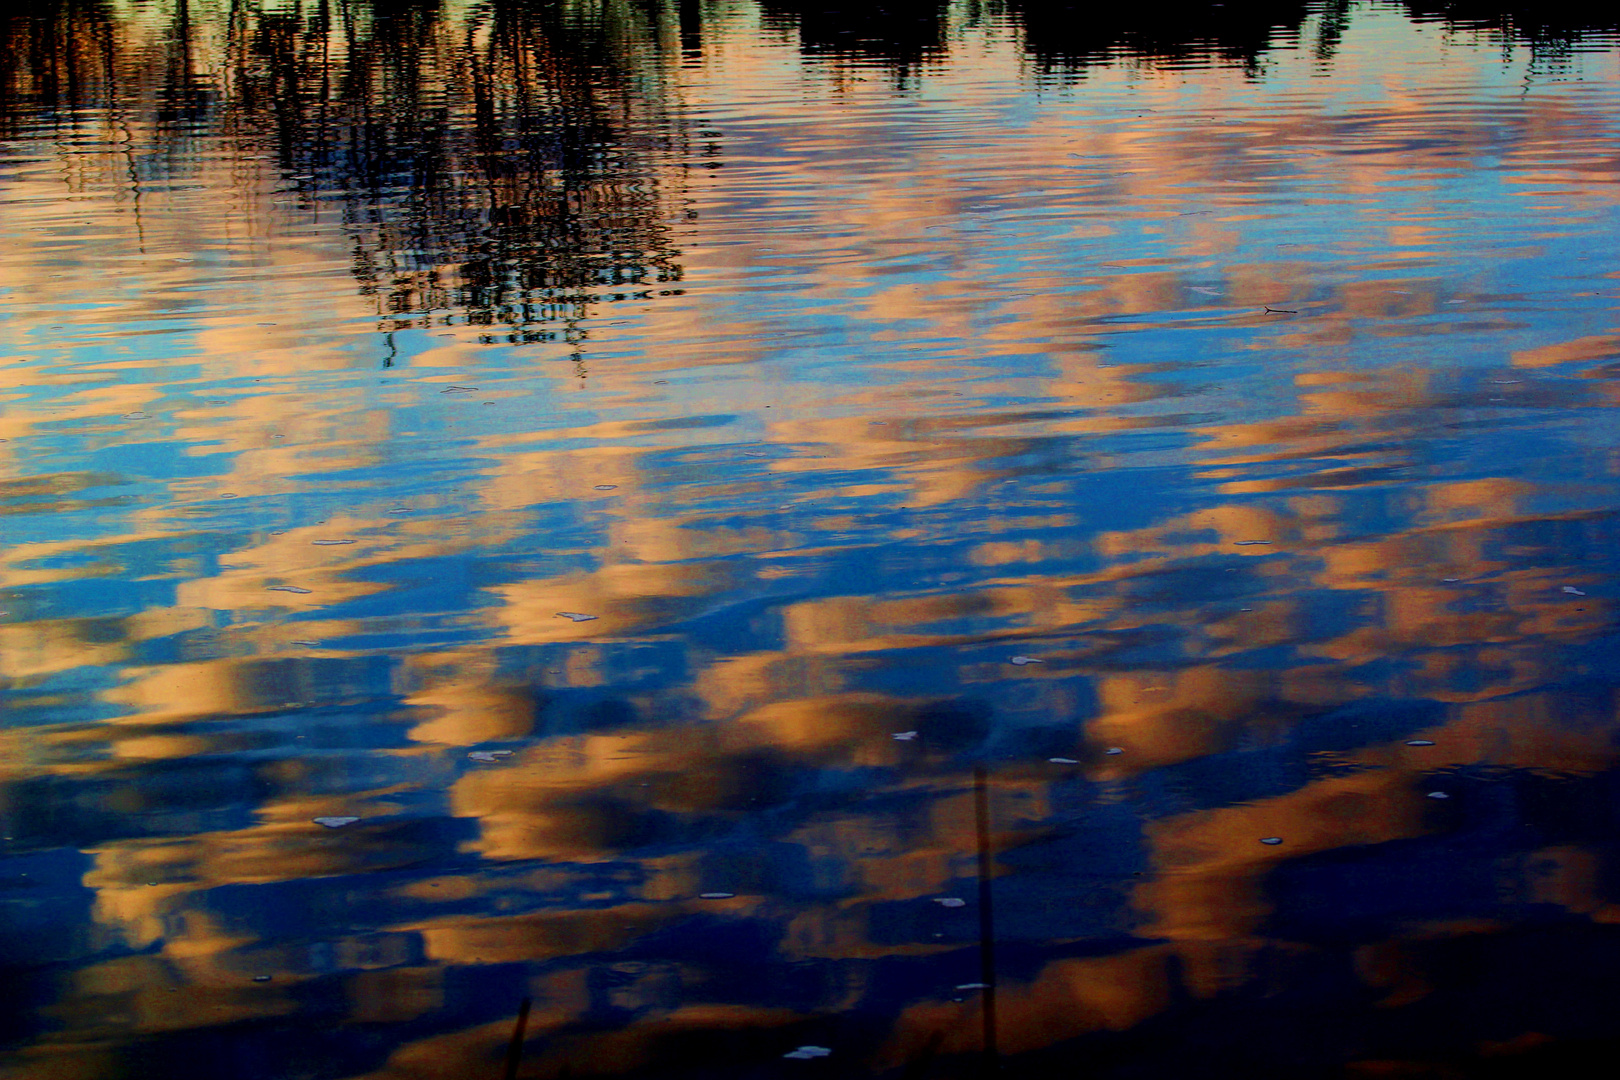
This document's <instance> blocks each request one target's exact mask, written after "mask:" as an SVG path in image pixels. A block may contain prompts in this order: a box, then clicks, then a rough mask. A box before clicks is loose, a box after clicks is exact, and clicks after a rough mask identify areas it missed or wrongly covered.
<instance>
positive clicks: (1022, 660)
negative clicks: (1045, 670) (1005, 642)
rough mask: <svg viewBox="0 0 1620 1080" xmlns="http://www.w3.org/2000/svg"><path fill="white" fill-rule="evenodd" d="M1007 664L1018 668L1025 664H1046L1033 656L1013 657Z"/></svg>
mask: <svg viewBox="0 0 1620 1080" xmlns="http://www.w3.org/2000/svg"><path fill="white" fill-rule="evenodd" d="M1007 662H1008V663H1009V664H1017V665H1018V666H1019V667H1023V666H1024V665H1025V664H1044V663H1046V661H1045V660H1040V659H1037V658H1035V657H1033V656H1015V657H1013V658H1012V659H1011V660H1009V661H1007Z"/></svg>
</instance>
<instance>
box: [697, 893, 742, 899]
mask: <svg viewBox="0 0 1620 1080" xmlns="http://www.w3.org/2000/svg"><path fill="white" fill-rule="evenodd" d="M736 895H737V894H736V893H734V892H706V893H698V899H699V900H730V899H731V898H732V897H733V896H736Z"/></svg>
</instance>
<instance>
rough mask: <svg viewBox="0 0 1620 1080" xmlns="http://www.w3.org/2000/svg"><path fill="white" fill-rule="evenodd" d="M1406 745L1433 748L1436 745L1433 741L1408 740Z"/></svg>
mask: <svg viewBox="0 0 1620 1080" xmlns="http://www.w3.org/2000/svg"><path fill="white" fill-rule="evenodd" d="M1406 745H1407V746H1433V745H1434V740H1433V739H1407V740H1406Z"/></svg>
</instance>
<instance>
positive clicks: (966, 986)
mask: <svg viewBox="0 0 1620 1080" xmlns="http://www.w3.org/2000/svg"><path fill="white" fill-rule="evenodd" d="M957 989H958V990H988V989H990V984H989V983H963V984H962V985H961V986H958V987H957Z"/></svg>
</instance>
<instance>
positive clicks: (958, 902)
mask: <svg viewBox="0 0 1620 1080" xmlns="http://www.w3.org/2000/svg"><path fill="white" fill-rule="evenodd" d="M934 903H936V904H938V905H939V906H940V907H953V908H954V907H967V901H966V900H963V899H962V898H961V897H960V896H936V897H934Z"/></svg>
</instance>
